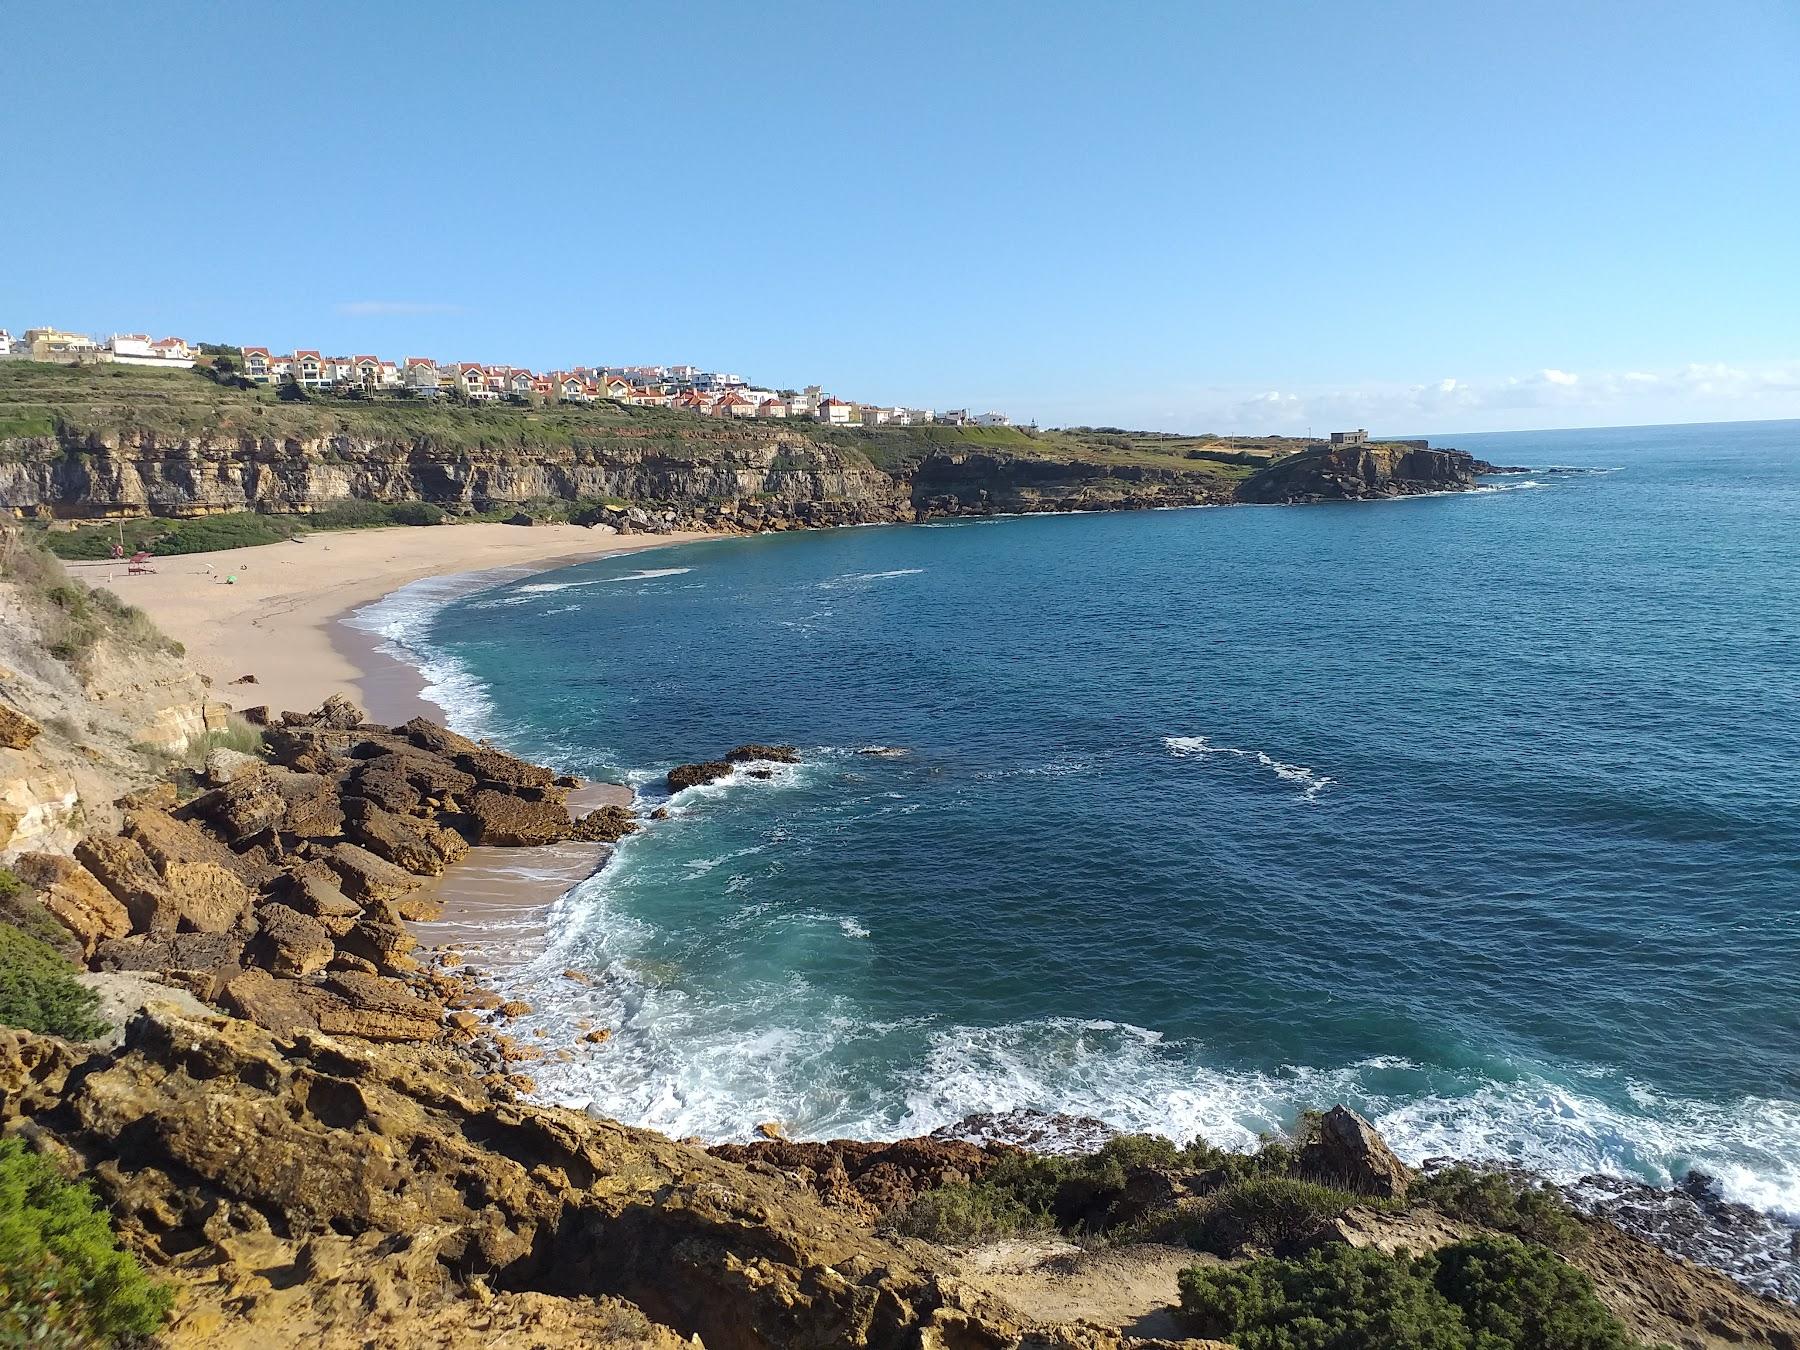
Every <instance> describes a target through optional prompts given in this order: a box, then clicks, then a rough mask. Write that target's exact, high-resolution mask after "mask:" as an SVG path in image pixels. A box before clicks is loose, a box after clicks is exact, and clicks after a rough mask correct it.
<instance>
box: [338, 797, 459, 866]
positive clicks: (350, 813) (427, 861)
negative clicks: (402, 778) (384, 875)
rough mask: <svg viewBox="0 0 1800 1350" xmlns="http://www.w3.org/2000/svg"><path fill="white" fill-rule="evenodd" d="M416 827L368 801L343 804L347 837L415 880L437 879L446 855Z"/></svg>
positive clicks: (360, 799)
mask: <svg viewBox="0 0 1800 1350" xmlns="http://www.w3.org/2000/svg"><path fill="white" fill-rule="evenodd" d="M417 824H418V822H416V821H413V820H410V819H408V818H406V817H403V816H397V815H395V814H394V813H393V812H392V811H387V810H384V809H383V808H381V807H380V806H377V805H376V804H375V803H374V802H372V801H370V800H369V799H368V798H367V797H348V798H345V800H344V833H345V834H346V835H348V836H349V837H350V838H351V839H353V840H355V841H356V842H357V843H359V844H361V845H362V846H363V847H364V848H366V849H368V850H369V852H371V853H373V854H375V855H376V856H377V857H379V858H385V859H386V860H387V861H388V862H391V863H393V864H394V866H396V867H401V868H404V869H405V870H407V871H408V872H411V873H412V874H413V875H414V876H421V877H434V876H436V875H437V874H438V873H439V872H442V871H443V870H444V858H443V854H442V853H440V852H439V851H438V849H436V848H434V847H433V846H432V844H431V843H430V842H429V841H428V840H427V839H426V838H425V836H424V835H423V834H422V833H421V832H420V831H419V830H418V829H417V828H415V827H416V825H417Z"/></svg>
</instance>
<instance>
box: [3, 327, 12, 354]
mask: <svg viewBox="0 0 1800 1350" xmlns="http://www.w3.org/2000/svg"><path fill="white" fill-rule="evenodd" d="M12 348H13V341H12V334H11V333H9V332H7V331H6V330H5V329H4V328H0V356H11V355H12Z"/></svg>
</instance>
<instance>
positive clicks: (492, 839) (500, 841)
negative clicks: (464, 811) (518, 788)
mask: <svg viewBox="0 0 1800 1350" xmlns="http://www.w3.org/2000/svg"><path fill="white" fill-rule="evenodd" d="M469 820H470V832H471V834H472V835H473V837H474V842H475V843H477V844H483V845H501V846H506V847H519V846H527V845H532V844H553V843H555V842H556V841H557V840H559V839H567V838H568V837H569V835H570V833H571V831H573V830H574V828H575V822H574V821H573V820H571V819H570V818H569V810H568V808H567V807H566V806H564V805H563V804H562V803H561V802H557V801H533V800H529V799H527V798H524V797H515V796H514V795H513V794H512V793H510V792H498V791H496V790H494V789H493V788H482V789H481V790H480V791H478V792H477V793H476V794H475V797H474V800H473V801H471V802H470V803H469Z"/></svg>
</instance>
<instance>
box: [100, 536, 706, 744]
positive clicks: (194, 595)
mask: <svg viewBox="0 0 1800 1350" xmlns="http://www.w3.org/2000/svg"><path fill="white" fill-rule="evenodd" d="M724 537H726V536H724V535H720V534H717V533H715V532H702V531H680V532H675V533H670V534H641V535H639V534H633V535H596V534H594V533H593V531H591V530H589V529H586V528H584V527H582V526H579V525H530V526H525V525H500V524H490V523H487V522H480V523H471V524H458V525H439V526H388V527H382V528H374V529H367V530H342V531H336V530H334V531H329V532H325V531H321V532H320V533H317V534H310V535H304V536H301V537H300V538H298V539H295V540H291V541H288V542H286V543H280V544H260V545H256V546H254V547H251V548H241V549H226V550H221V551H219V552H214V553H186V554H177V555H175V556H173V557H167V558H156V559H154V560H153V561H152V566H153V567H155V569H156V570H155V571H154V572H152V573H149V574H144V575H136V576H133V575H129V574H127V573H126V572H125V571H124V567H123V565H122V564H120V563H116V562H110V561H103V562H70V563H67V564H65V566H66V567H67V568H68V571H69V573H70V575H71V576H74V577H77V578H79V579H80V580H82V581H84V582H86V583H87V584H89V585H91V586H106V587H107V588H108V589H110V590H111V591H112V592H113V594H115V595H117V596H118V597H119V598H120V599H121V600H123V601H125V602H126V603H128V604H132V605H136V606H137V607H138V608H139V609H142V610H143V611H144V612H145V613H146V614H148V615H149V616H150V618H151V619H152V621H154V622H155V623H156V625H157V626H158V627H159V628H160V629H162V631H163V632H164V633H166V634H168V636H170V637H172V638H174V639H175V640H177V641H178V642H180V643H182V645H183V646H185V647H186V648H187V660H188V662H189V664H190V665H192V666H193V667H194V668H195V669H196V670H198V671H199V672H200V673H201V674H202V675H204V676H206V677H207V678H208V679H209V680H210V681H211V684H212V697H213V698H215V699H217V700H219V701H221V702H224V703H227V704H229V705H230V706H231V707H232V708H233V709H234V710H238V711H241V710H242V709H244V708H248V707H255V706H258V705H266V706H267V707H268V708H269V709H270V711H271V713H272V714H273V715H275V716H279V715H280V713H281V712H283V711H285V710H288V709H292V710H295V711H306V710H308V709H312V708H316V707H318V706H319V704H320V703H322V702H324V700H325V699H326V698H328V697H329V696H330V695H332V694H343V695H345V696H346V697H349V698H351V699H352V700H353V701H355V702H357V703H358V704H359V706H363V707H365V708H367V709H368V710H369V712H370V715H371V716H372V717H373V718H374V719H375V720H377V721H380V720H397V721H405V720H406V719H407V718H408V717H411V716H414V715H415V714H417V713H419V712H421V711H423V710H426V709H431V710H432V715H433V716H441V715H442V712H441V710H438V709H437V707H436V705H435V704H433V703H431V702H430V701H429V700H427V699H424V698H423V697H422V691H423V690H424V688H425V681H424V679H423V678H422V677H420V676H418V673H417V671H416V669H415V668H414V667H412V666H410V665H408V664H406V663H405V662H403V661H400V660H397V659H396V658H395V657H393V656H392V655H390V654H388V653H386V652H383V651H381V650H380V647H381V643H382V639H381V638H380V637H379V636H377V635H376V634H373V633H364V632H362V631H360V630H358V629H355V628H353V627H351V626H350V625H349V624H348V623H346V622H344V620H345V619H346V618H347V617H348V615H349V614H350V613H351V612H352V611H354V610H357V609H360V608H362V607H364V606H366V605H369V604H372V603H374V602H375V601H377V600H380V599H383V598H384V597H386V596H388V595H391V594H392V593H393V592H395V591H397V590H399V589H401V588H402V587H404V586H408V585H410V584H412V583H413V582H416V581H423V580H426V579H427V578H433V577H457V576H464V575H479V574H483V573H488V572H500V571H503V570H511V569H515V568H517V569H521V571H523V572H535V571H551V570H554V569H556V568H558V567H564V566H570V565H573V564H575V563H581V562H591V561H593V560H594V559H596V558H606V557H613V556H616V555H619V554H625V553H636V552H641V551H644V550H648V549H654V548H667V547H669V546H671V545H674V544H685V543H693V542H695V541H697V540H701V539H715V538H724ZM227 576H231V577H234V578H235V581H234V582H233V583H232V584H230V585H227V584H225V580H224V579H225V578H226V577H227ZM409 672H410V673H411V675H412V676H413V677H414V678H410V679H409V678H408V673H409ZM244 675H252V676H255V682H254V683H249V684H237V683H236V681H237V680H238V679H239V678H240V677H241V676H244ZM409 686H410V687H409ZM392 713H398V714H399V715H398V716H397V717H392V718H390V714H392Z"/></svg>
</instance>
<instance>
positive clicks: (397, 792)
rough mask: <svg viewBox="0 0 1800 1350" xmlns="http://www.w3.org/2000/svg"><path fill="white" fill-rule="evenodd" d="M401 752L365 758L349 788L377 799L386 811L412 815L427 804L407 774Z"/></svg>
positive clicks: (366, 796)
mask: <svg viewBox="0 0 1800 1350" xmlns="http://www.w3.org/2000/svg"><path fill="white" fill-rule="evenodd" d="M400 758H401V757H400V756H399V755H382V756H381V757H380V758H378V759H371V760H365V761H364V762H363V764H362V767H361V768H359V769H357V771H356V774H355V776H354V777H353V778H352V779H351V781H350V783H349V785H348V786H347V787H346V788H345V791H346V792H349V793H354V794H355V795H356V797H359V798H362V799H364V800H367V801H370V802H373V803H374V804H375V805H376V806H379V807H380V808H381V809H382V810H384V811H392V812H393V813H394V814H395V815H399V816H409V815H411V814H412V813H413V812H414V811H416V810H418V809H419V807H420V806H422V805H423V804H424V800H425V799H424V794H422V793H421V792H420V791H419V789H418V788H417V787H415V786H414V785H413V783H412V781H411V780H410V779H409V778H408V777H407V776H406V773H405V771H404V766H403V765H401V764H400V763H398V761H399V760H400Z"/></svg>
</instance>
